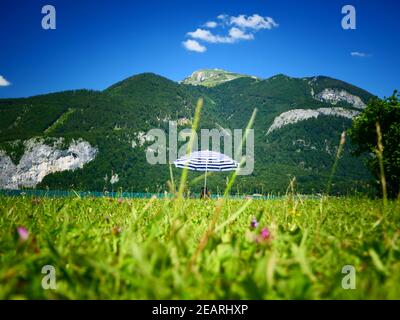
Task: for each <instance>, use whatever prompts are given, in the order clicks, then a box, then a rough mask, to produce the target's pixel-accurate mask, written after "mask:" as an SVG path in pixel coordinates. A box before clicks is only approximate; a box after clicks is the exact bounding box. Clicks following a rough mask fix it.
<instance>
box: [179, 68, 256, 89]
mask: <svg viewBox="0 0 400 320" xmlns="http://www.w3.org/2000/svg"><path fill="white" fill-rule="evenodd" d="M243 77H251V76H248V75H245V74H240V73H235V72H230V71H225V70H222V69H217V68H215V69H200V70H197V71H195V72H193V73H192V74H191V75H190V76H189V77H187V78H185V79H184V80H183V81H182V83H183V84H191V85H194V86H197V85H202V86H205V87H214V86H216V85H219V84H221V83H224V82H227V81H231V80H235V79H238V78H243ZM253 78H255V77H253Z"/></svg>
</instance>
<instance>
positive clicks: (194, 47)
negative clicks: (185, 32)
mask: <svg viewBox="0 0 400 320" xmlns="http://www.w3.org/2000/svg"><path fill="white" fill-rule="evenodd" d="M182 44H183V46H184V47H185V48H186V49H187V50H189V51H195V52H204V51H206V50H207V48H206V47H205V46H202V45H201V44H200V43H198V42H197V41H196V40H192V39H188V40H186V41H184V42H182Z"/></svg>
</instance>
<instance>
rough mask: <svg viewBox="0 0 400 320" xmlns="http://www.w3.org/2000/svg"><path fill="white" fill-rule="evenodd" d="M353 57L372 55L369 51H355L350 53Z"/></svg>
mask: <svg viewBox="0 0 400 320" xmlns="http://www.w3.org/2000/svg"><path fill="white" fill-rule="evenodd" d="M350 54H351V56H352V57H359V58H365V57H369V56H371V55H370V54H369V53H365V52H359V51H353V52H351V53H350Z"/></svg>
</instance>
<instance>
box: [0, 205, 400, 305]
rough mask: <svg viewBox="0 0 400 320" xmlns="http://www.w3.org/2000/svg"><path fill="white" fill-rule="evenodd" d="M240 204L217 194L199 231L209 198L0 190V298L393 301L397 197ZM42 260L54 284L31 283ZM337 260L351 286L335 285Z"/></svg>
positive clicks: (399, 253)
mask: <svg viewBox="0 0 400 320" xmlns="http://www.w3.org/2000/svg"><path fill="white" fill-rule="evenodd" d="M245 202H246V200H229V201H227V202H226V203H225V204H224V206H223V207H222V211H221V213H220V215H219V216H218V219H217V221H216V222H215V227H214V228H212V229H210V222H211V221H212V219H213V217H216V215H214V211H215V207H216V206H217V205H218V204H217V203H216V201H213V200H208V201H201V200H183V201H182V202H180V203H179V202H178V203H177V202H174V201H172V200H168V199H164V200H157V199H151V200H148V199H147V200H117V199H88V198H86V199H79V198H59V199H45V198H43V199H32V198H23V197H20V198H11V197H0V298H1V299H19V298H39V299H42V298H44V299H95V298H100V299H109V298H110V299H281V298H283V299H326V298H333V299H339V298H343V299H359V298H364V299H399V298H400V287H399V285H398V284H399V283H400V247H399V245H400V240H399V236H400V229H399V226H400V205H399V203H398V202H397V203H396V202H389V203H388V205H387V207H386V209H385V210H383V209H382V203H381V202H380V201H374V200H369V199H364V198H362V199H361V198H341V199H330V198H329V199H325V200H301V199H300V198H297V197H288V198H286V199H284V200H269V201H263V200H253V201H252V202H251V203H245ZM244 205H246V206H245V207H243V206H244ZM253 217H257V219H258V222H259V226H258V228H257V229H252V228H251V227H250V222H251V220H252V218H253ZM19 226H24V227H25V228H26V229H27V230H29V238H28V239H27V240H26V241H23V240H22V239H21V238H18V234H17V232H16V228H17V227H19ZM264 227H267V228H268V230H269V232H270V234H271V236H270V237H268V238H267V239H265V240H263V241H258V242H257V241H255V238H256V237H259V235H260V231H261V229H262V228H264ZM207 230H208V233H207ZM201 240H202V246H200V247H199V242H200V241H201ZM44 265H53V266H54V267H55V269H56V276H57V289H56V290H44V289H42V287H41V282H42V277H43V276H44V274H42V273H41V270H42V267H43V266H44ZM345 265H353V266H354V267H355V270H356V289H355V290H344V289H343V288H342V286H341V283H342V279H343V277H344V276H345V274H342V267H343V266H345Z"/></svg>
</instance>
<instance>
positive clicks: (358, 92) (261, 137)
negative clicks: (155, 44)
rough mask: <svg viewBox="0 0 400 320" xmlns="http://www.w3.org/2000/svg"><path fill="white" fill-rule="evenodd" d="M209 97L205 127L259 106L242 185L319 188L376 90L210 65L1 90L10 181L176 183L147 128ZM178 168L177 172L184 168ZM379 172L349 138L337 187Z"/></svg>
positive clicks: (181, 118)
mask: <svg viewBox="0 0 400 320" xmlns="http://www.w3.org/2000/svg"><path fill="white" fill-rule="evenodd" d="M200 97H203V99H204V106H203V110H202V114H201V120H200V129H201V128H208V129H213V128H230V129H232V130H233V129H234V128H235V129H236V128H242V129H244V128H245V127H246V124H247V122H248V120H249V119H250V117H251V114H252V112H253V110H254V109H255V108H257V110H258V112H257V116H256V119H255V122H254V137H255V150H254V151H255V167H254V171H253V173H252V174H251V175H248V176H239V177H238V179H237V181H236V183H235V185H236V187H235V188H234V190H233V191H234V192H236V191H238V192H241V193H242V192H245V193H266V192H274V193H278V192H280V193H282V192H285V190H286V189H287V187H288V184H289V182H290V180H291V179H292V178H293V177H296V183H297V188H298V190H299V191H300V192H304V193H315V192H322V191H324V190H325V187H326V184H327V182H328V179H329V175H330V173H331V169H332V166H333V163H334V160H335V157H336V152H337V148H338V144H339V141H340V136H341V133H342V132H343V131H344V130H346V129H348V128H349V127H350V126H351V120H352V118H353V117H355V116H357V114H358V113H359V112H361V111H362V110H363V108H365V106H366V104H367V103H368V101H369V100H370V99H371V98H373V97H374V96H373V95H372V94H371V93H369V92H367V91H365V90H363V89H361V88H358V87H356V86H353V85H351V84H349V83H346V82H344V81H340V80H337V79H333V78H330V77H325V76H315V77H305V78H293V77H289V76H286V75H283V74H279V75H276V76H273V77H270V78H268V79H261V78H258V77H254V76H248V75H242V74H237V73H233V72H227V71H224V70H221V69H203V70H198V71H196V72H194V73H192V75H191V76H189V77H188V78H186V79H184V80H182V81H181V82H175V81H171V80H169V79H167V78H164V77H161V76H159V75H156V74H153V73H143V74H138V75H135V76H132V77H130V78H127V79H125V80H123V81H120V82H118V83H116V84H114V85H112V86H110V87H109V88H106V89H105V90H103V91H94V90H73V91H64V92H57V93H51V94H45V95H38V96H33V97H28V98H16V99H0V168H1V172H0V188H3V189H19V188H40V189H43V188H50V189H63V190H65V189H68V190H69V189H71V188H72V189H78V190H92V191H94V190H97V191H103V190H111V189H113V190H117V189H122V190H125V191H134V192H145V191H148V192H162V191H164V190H167V189H168V187H167V181H168V180H169V179H170V172H169V165H165V164H164V165H161V164H156V165H151V164H149V163H148V162H147V160H146V150H147V148H148V147H149V146H150V145H151V144H152V143H153V142H152V140H151V137H149V136H148V135H147V134H146V133H147V132H148V131H149V130H150V129H153V128H161V129H164V130H166V131H167V130H168V124H169V121H176V122H177V124H178V131H180V130H182V129H184V128H190V127H191V122H192V119H193V115H194V109H195V105H196V101H197V100H198V98H200ZM182 144H183V142H182ZM172 171H173V173H174V176H175V178H177V177H178V176H179V174H180V171H179V169H176V168H173V170H172ZM198 175H199V174H198V173H193V172H191V173H190V176H191V177H195V176H198ZM226 177H227V173H221V174H219V173H218V174H215V175H212V176H211V177H210V178H209V185H210V188H211V190H212V191H214V192H217V191H219V190H221V189H223V188H224V186H225V183H226ZM370 179H371V177H370V175H369V173H368V171H367V169H366V168H365V165H364V163H363V160H362V158H356V157H353V156H352V154H351V144H350V143H349V141H347V143H346V146H345V149H344V153H343V155H342V156H341V159H340V161H339V163H338V168H337V172H336V174H335V178H334V185H333V190H334V191H335V192H341V193H344V192H348V191H351V190H364V189H365V188H367V187H368V183H369V181H370ZM201 183H202V182H201V181H199V182H198V183H197V184H194V185H192V186H191V188H193V189H195V190H196V189H198V188H199V187H200V185H201Z"/></svg>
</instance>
